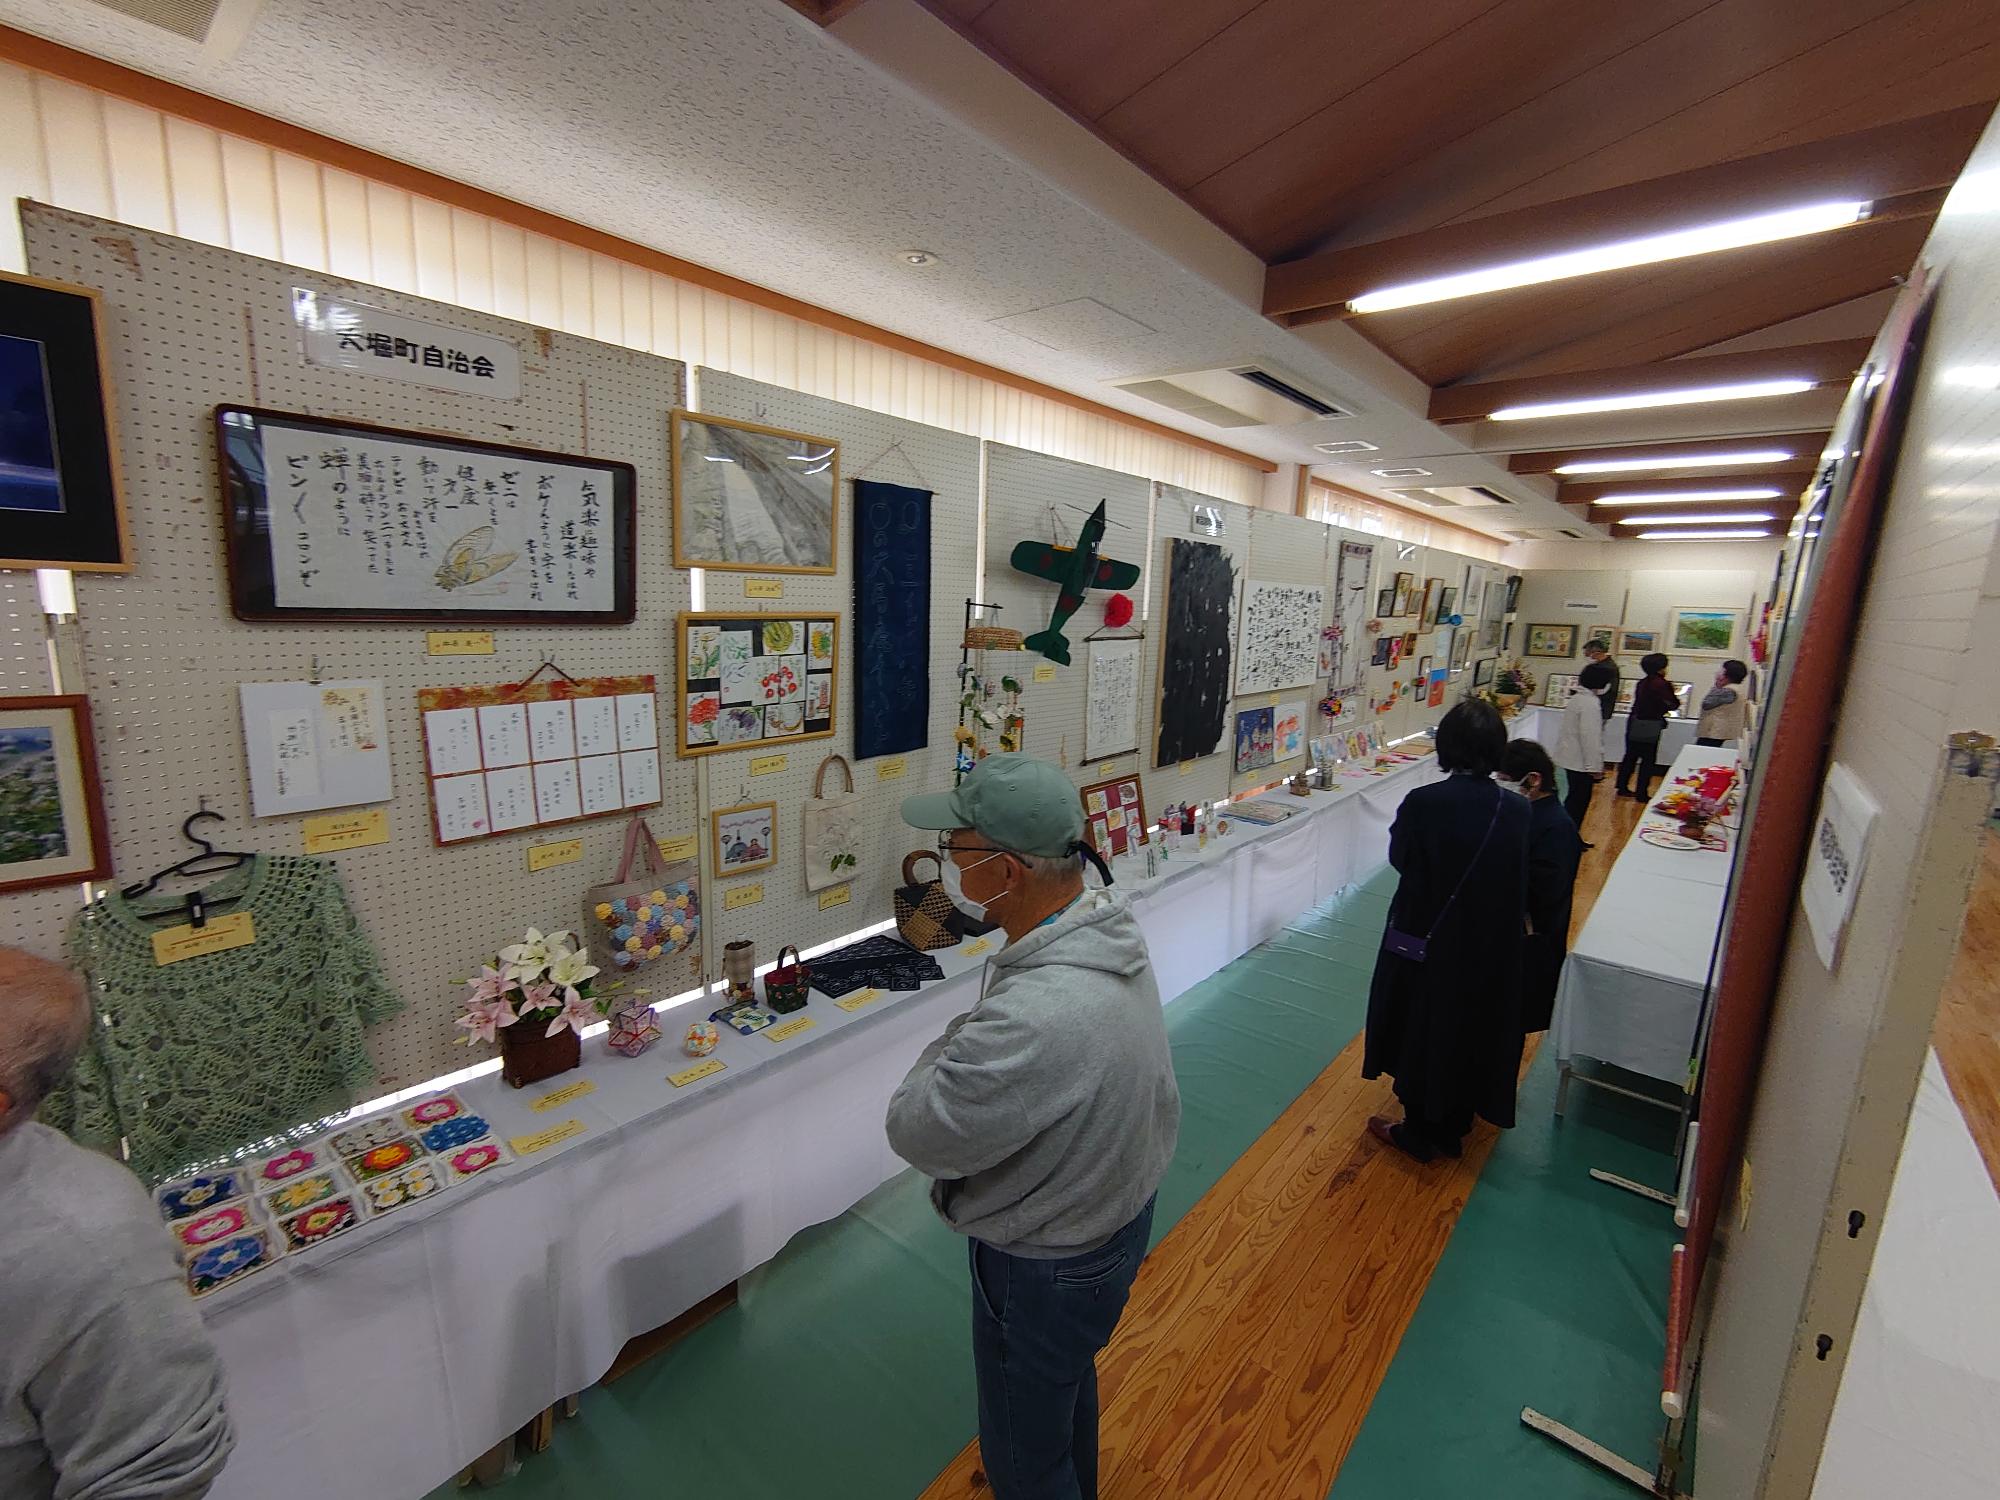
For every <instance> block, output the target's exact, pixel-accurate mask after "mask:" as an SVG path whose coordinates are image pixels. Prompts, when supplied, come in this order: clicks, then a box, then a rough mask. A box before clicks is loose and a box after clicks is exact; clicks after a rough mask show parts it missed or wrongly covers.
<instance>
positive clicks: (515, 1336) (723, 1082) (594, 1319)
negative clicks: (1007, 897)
mask: <svg viewBox="0 0 2000 1500" xmlns="http://www.w3.org/2000/svg"><path fill="white" fill-rule="evenodd" d="M1438 774H1439V773H1438V771H1437V765H1436V761H1435V759H1433V758H1431V757H1429V756H1425V757H1424V758H1423V759H1421V760H1419V761H1416V762H1413V763H1410V764H1405V765H1399V766H1398V767H1396V768H1395V769H1394V770H1393V771H1391V772H1389V773H1387V774H1382V775H1345V776H1342V777H1340V778H1338V781H1339V785H1337V786H1335V787H1333V788H1330V789H1329V790H1326V791H1318V792H1315V793H1313V794H1312V795H1311V796H1310V797H1297V798H1295V797H1291V796H1289V795H1288V794H1286V793H1285V792H1283V791H1282V790H1281V791H1277V792H1272V793H1267V794H1266V795H1267V796H1271V797H1275V798H1283V799H1284V800H1285V801H1286V803H1287V804H1288V805H1291V806H1293V807H1295V808H1296V809H1297V815H1296V816H1294V817H1293V818H1291V819H1290V820H1288V821H1286V822H1284V823H1281V824H1277V825H1275V826H1272V827H1269V828H1258V827H1254V826H1252V825H1250V824H1246V823H1234V824H1233V825H1232V832H1231V833H1230V834H1229V835H1228V836H1227V837H1212V838H1211V839H1210V840H1209V844H1208V847H1207V848H1206V849H1204V850H1196V849H1195V848H1194V847H1193V840H1188V841H1187V844H1186V846H1185V847H1184V848H1183V849H1182V850H1178V851H1175V852H1174V853H1173V854H1172V855H1171V856H1170V857H1169V858H1168V860H1167V861H1166V863H1165V864H1164V865H1162V866H1160V867H1159V870H1158V873H1157V874H1156V875H1155V876H1154V877H1153V878H1150V879H1148V878H1146V877H1145V874H1144V871H1145V862H1144V858H1143V856H1135V857H1127V858H1122V859H1120V860H1119V861H1118V868H1117V870H1116V875H1117V880H1118V885H1119V887H1120V888H1121V889H1130V890H1131V891H1132V893H1133V899H1134V906H1135V910H1136V913H1137V916H1138V920H1139V923H1140V926H1141V928H1142V930H1143V931H1144V933H1145V935H1146V941H1147V945H1148V947H1149V949H1150V952H1151V955H1152V960H1153V967H1154V971H1155V975H1156V977H1157V979H1158V981H1159V985H1160V989H1161V992H1162V998H1163V999H1165V1000H1171V999H1173V998H1174V997H1175V996H1177V995H1179V994H1181V993H1183V992H1184V991H1186V990H1187V989H1188V988H1189V987H1190V986H1192V985H1193V984H1195V983H1197V982H1198V981H1199V980H1201V979H1202V978H1205V977H1206V976H1207V975H1208V974H1210V973H1213V972H1214V971H1215V970H1216V969H1218V968H1220V967H1222V965H1223V964H1225V963H1227V962H1229V961H1230V960H1231V959H1233V958H1235V957H1236V956H1237V955H1238V954H1240V953H1241V952H1243V951H1245V950H1246V949H1247V948H1249V947H1250V946H1252V945H1254V944H1255V943H1256V942H1258V941H1261V940H1262V939H1263V938H1264V937H1267V936H1269V935H1270V934H1272V933H1274V932H1276V931H1277V930H1278V929H1279V928H1282V927H1283V926H1284V925H1285V924H1286V923H1287V922H1289V921H1291V920H1292V919H1293V918H1295V917H1297V916H1298V915H1300V914H1301V913H1302V912H1304V911H1306V910H1308V909H1309V908H1310V907H1311V906H1313V905H1314V904H1315V902H1316V901H1317V900H1318V899H1320V897H1321V896H1322V895H1326V894H1331V892H1332V891H1333V890H1336V889H1338V888H1339V887H1340V886H1341V885H1344V884H1346V883H1348V882H1349V881H1351V880H1353V879H1354V878H1356V877H1357V876H1360V875H1365V874H1368V873H1370V872H1371V871H1373V870H1374V869H1376V868H1379V867H1380V865H1381V864H1382V863H1383V860H1384V858H1385V856H1386V851H1387V843H1386V839H1385V838H1384V837H1383V832H1382V830H1383V829H1384V828H1386V826H1387V823H1388V820H1389V819H1390V818H1392V817H1393V816H1394V812H1395V806H1396V804H1397V803H1399V802H1400V801H1401V799H1402V798H1403V796H1405V795H1406V794H1407V793H1408V792H1410V791H1411V790H1412V789H1413V788H1415V787H1417V786H1420V785H1422V784H1424V783H1425V782H1428V781H1431V780H1435V779H1437V777H1438ZM1003 942H1004V934H995V935H994V937H993V939H992V940H991V946H990V947H989V948H985V949H983V950H982V949H980V948H979V945H978V944H962V945H960V946H959V947H957V948H952V949H946V950H943V951H941V952H939V953H937V954H936V955H934V956H935V957H936V958H937V960H938V962H939V965H940V966H941V967H942V968H943V970H944V975H945V977H944V978H943V980H941V981H939V982H936V983H932V984H930V985H927V986H925V987H924V988H923V989H922V990H920V991H917V992H914V993H910V994H887V995H884V996H883V997H882V998H880V999H879V1000H874V1001H871V1002H869V1003H867V1004H865V1005H863V1006H861V1007H860V1008H858V1009H856V1010H853V1011H845V1010H842V1009H840V1008H839V1007H838V1006H837V1005H836V1004H835V1003H834V1002H833V1001H831V1000H829V999H827V998H826V997H825V996H824V995H821V994H818V993H817V992H815V993H814V994H813V996H812V999H811V1003H810V1004H809V1005H808V1007H807V1009H806V1010H805V1011H803V1012H801V1013H800V1014H802V1015H806V1016H810V1017H811V1018H812V1021H813V1023H814V1024H813V1026H812V1027H811V1028H810V1029H808V1030H806V1031H804V1032H802V1033H800V1034H799V1035H797V1036H794V1037H792V1038H790V1039H788V1040H786V1041H783V1042H778V1043H773V1042H772V1041H770V1040H769V1038H768V1037H767V1036H765V1035H757V1036H747V1037H746V1036H740V1035H737V1034H736V1033H734V1032H730V1031H727V1030H725V1031H724V1032H723V1035H722V1040H721V1043H720V1045H719V1046H718V1047H717V1049H716V1051H715V1054H714V1055H715V1056H716V1057H717V1058H719V1059H720V1060H721V1061H722V1062H723V1063H724V1065H725V1066H724V1068H723V1069H722V1071H720V1072H718V1073H715V1074H713V1075H711V1076H709V1077H706V1078H703V1079H701V1080H699V1081H696V1082H693V1083H690V1084H687V1085H685V1086H684V1087H681V1088H675V1087H673V1086H671V1085H670V1084H669V1083H668V1082H667V1081H666V1080H667V1077H668V1075H670V1074H674V1073H678V1072H681V1071H682V1070H684V1069H686V1068H688V1067H690V1066H692V1062H691V1060H690V1059H689V1058H687V1057H685V1056H683V1055H682V1053H681V1051H680V1049H679V1047H678V1046H677V1045H675V1042H676V1040H677V1039H678V1037H679V1036H680V1034H681V1031H682V1030H683V1029H684V1028H685V1026H686V1024H687V1022H688V1021H689V1020H691V1019H696V1018H698V1017H699V1016H701V1015H703V1014H705V1013H706V1011H707V1010H708V1009H709V1008H710V1007H711V1006H712V1004H713V1001H712V1000H691V1001H689V1002H688V1003H686V1004H685V1005H683V1006H682V1007H681V1008H680V1009H679V1010H678V1011H676V1012H674V1013H671V1014H666V1015H663V1016H662V1020H661V1025H662V1027H663V1028H664V1030H665V1032H666V1040H664V1041H662V1042H661V1043H660V1044H659V1045H658V1046H656V1047H654V1048H653V1050H651V1051H650V1052H647V1053H646V1054H644V1055H643V1056H641V1057H639V1058H636V1059H628V1058H623V1057H619V1056H616V1055H615V1054H612V1053H610V1052H609V1051H608V1049H607V1048H606V1047H605V1044H604V1041H603V1039H602V1038H601V1037H599V1038H593V1039H591V1040H589V1041H586V1042H585V1044H584V1066H583V1068H582V1069H581V1070H580V1071H578V1072H572V1073H569V1074H565V1075H563V1076H562V1077H559V1078H555V1079H551V1080H549V1081H547V1082H545V1083H542V1084H537V1085H534V1086H532V1087H530V1088H527V1089H523V1090H520V1091H515V1090H512V1089H509V1088H507V1087H505V1086H504V1085H502V1084H501V1083H500V1081H499V1079H498V1077H497V1075H486V1076H483V1077H481V1078H479V1079H476V1080H474V1081H472V1082H470V1083H467V1084H464V1085H461V1086H459V1088H458V1090H457V1091H458V1093H459V1094H460V1095H461V1096H462V1097H463V1098H464V1099H465V1100H466V1101H467V1103H468V1104H469V1105H470V1106H471V1108H472V1109H474V1110H475V1111H478V1112H480V1113H482V1114H484V1115H485V1116H486V1118H487V1119H488V1120H489V1121H490V1122H491V1123H492V1125H493V1127H494V1130H495V1132H496V1133H497V1134H498V1135H499V1136H500V1138H501V1139H502V1140H503V1141H506V1142H509V1143H511V1142H513V1141H514V1140H515V1139H517V1138H519V1137H524V1136H532V1135H535V1134H537V1133H542V1132H547V1131H550V1130H551V1129H552V1128H554V1127H559V1126H563V1125H565V1124H566V1123H567V1122H569V1121H572V1120H574V1121H576V1122H578V1123H579V1124H580V1125H581V1126H582V1130H581V1132H580V1133H576V1134H573V1135H572V1136H570V1138H568V1139H565V1140H561V1141H559V1142H556V1143H555V1144H552V1145H549V1146H547V1147H546V1148H544V1149H543V1150H540V1151H538V1152H535V1153H534V1154H531V1155H525V1156H522V1157H520V1158H519V1159H518V1160H516V1161H515V1162H513V1163H511V1164H508V1165H505V1166H502V1167H497V1168H494V1169H493V1170H491V1171H489V1172H487V1173H485V1174H482V1175H481V1176H479V1177H477V1178H474V1179H472V1180H471V1181H469V1182H464V1183H460V1184H458V1185H456V1186H454V1187H452V1188H450V1189H448V1190H447V1191H446V1192H444V1193H441V1194H439V1195H438V1196H437V1197H436V1198H434V1199H431V1200H428V1201H426V1202H423V1203H420V1204H416V1205H412V1206H410V1207H408V1208H405V1209H402V1210H400V1211H398V1212H397V1213H396V1214H395V1215H393V1216H391V1217H389V1218H385V1219H378V1220H371V1221H369V1222H367V1223H364V1224H362V1225H361V1226H360V1227H358V1228H357V1229H355V1230H353V1231H351V1232H349V1233H348V1234H346V1235H344V1236H343V1237H341V1238H340V1239H337V1240H334V1241H332V1242H331V1243H328V1244H326V1245H324V1246H321V1247H318V1248H316V1249H314V1250H312V1251H310V1252H308V1253H306V1254H303V1255H299V1256H293V1257H287V1258H285V1259H282V1260H280V1261H278V1262H277V1263H276V1264H275V1265H274V1266H272V1267H271V1268H270V1269H269V1270H267V1271H264V1272H261V1273H259V1274H257V1275H256V1276H253V1277H251V1278H250V1279H248V1280H247V1281H245V1282H242V1283H240V1284H238V1285H235V1286H231V1287H226V1288H224V1289H222V1290H221V1291H218V1292H216V1293H215V1294H213V1295H212V1296H210V1297H208V1298H207V1299H205V1300H204V1301H203V1302H202V1303H201V1309H202V1312H203V1314H204V1316H205V1318H206V1320H207V1323H208V1326H209V1330H210V1332H211V1333H212V1334H213V1335H214V1337H215V1340H216V1342H217V1344H218V1345H219V1346H220V1348H221V1350H222V1354H223V1358H224V1360H225V1362H226V1365H227V1368H228V1375H229V1409H230V1413H231V1416H232V1417H233V1419H234V1421H235V1425H236V1432H237V1448H236V1452H235V1455H234V1456H233V1457H232V1458H231V1460H230V1462H229V1465H228V1467H227V1468H226V1469H225V1470H224V1472H223V1474H222V1476H221V1479H220V1481H219V1482H218V1483H217V1485H216V1486H215V1488H214V1490H213V1492H212V1494H213V1495H214V1497H216V1500H269V1497H270V1496H273V1495H284V1494H296V1493H304V1492H307V1491H309V1492H310V1493H311V1494H312V1495H313V1496H314V1497H315V1500H344V1497H352V1500H386V1497H391V1496H394V1497H399V1500H400V1497H408V1496H418V1495H422V1494H424V1493H426V1492H428V1491H429V1490H431V1489H432V1488H434V1487H435V1486H436V1485H438V1484H441V1483H443V1482H444V1481H446V1480H447V1479H449V1478H450V1477H451V1475H452V1474H453V1473H455V1472H457V1471H458V1470H459V1469H460V1468H462V1467H463V1466H464V1465H465V1464H467V1463H469V1462H470V1461H471V1460H472V1459H473V1458H474V1457H476V1456H477V1455H478V1454H480V1453H481V1452H483V1451H484V1450H485V1449H487V1448H488V1447H490V1446H491V1445H492V1444H493V1443H495V1442H496V1441H498V1440H499V1439H500V1438H501V1437H503V1436H504V1435H505V1434H507V1433H509V1432H511V1431H513V1430H514V1429H516V1428H517V1427H520V1426H522V1425H524V1424H525V1423H527V1422H528V1421H529V1420H530V1419H531V1418H533V1417H534V1416H535V1414H536V1413H537V1412H539V1411H541V1410H543V1409H544V1408H546V1407H548V1406H550V1405H552V1404H554V1403H555V1402H557V1401H560V1400H561V1399H562V1398H563V1397H565V1396H567V1395H569V1394H571V1393H573V1392H576V1391H579V1390H582V1389H583V1388H585V1387H586V1386H589V1385H590V1384H592V1383H593V1382H595V1381H596V1380H597V1379H598V1378H599V1377H600V1376H601V1375H602V1374H603V1373H604V1372H605V1370H607V1369H608V1368H609V1367H610V1365H611V1362H612V1360H613V1358H614V1357H615V1356H616V1355H617V1353H618V1351H619V1349H620V1348H622V1347H623V1345H624V1344H625V1342H626V1341H627V1340H628V1339H630V1338H632V1337H633V1336H635V1335H637V1334H640V1333H644V1332H646V1331H648V1330H650V1329H653V1328H657V1327H659V1326H660V1325H662V1324H664V1323H666V1322H668V1321H670V1320H671V1319H673V1318H674V1317H676V1316H677V1315H679V1314H680V1313H682V1312H684V1311H686V1310H687V1309H689V1308H691V1307H693V1306H694V1305H695V1304H696V1303H698V1302H700V1301H701V1300H702V1299H703V1298H705V1297H707V1296H708V1295H709V1294H711V1293H713V1292H715V1291H716V1290H718V1289H719V1288H721V1287H724V1286H727V1285H728V1284H729V1283H730V1282H731V1281H733V1280H735V1279H736V1278H737V1277H739V1276H741V1275H743V1274H744V1273H745V1272H746V1271H749V1270H751V1269H752V1268H754V1267H756V1266H758V1265H761V1264H762V1263H763V1262H765V1261H767V1260H769V1259H770V1258H771V1257H772V1256H773V1255H775V1254H777V1252H778V1251H779V1250H780V1249H782V1248H783V1246H784V1244H785V1242H786V1241H787V1240H788V1239H789V1238H790V1237H791V1236H792V1235H794V1234H796V1233H797V1232H798V1231H799V1230H801V1229H803V1228H805V1227H807V1226H809V1225H811V1224H815V1223H819V1222H822V1221H824V1220H827V1219H831V1218H834V1217H836V1216H837V1215H839V1214H841V1213H843V1212H845V1211H846V1210H847V1209H848V1208H849V1207H851V1206H852V1205H853V1204H854V1203H856V1202H858V1201H859V1200H860V1199H861V1198H862V1197H863V1196H865V1195H866V1194H867V1193H868V1192H870V1191H872V1190H873V1189H874V1188H875V1187H877V1186H878V1185H880V1184H881V1183H882V1182H884V1181H885V1180H887V1179H888V1178H889V1177H891V1176H893V1175H894V1174H895V1173H896V1172H898V1171H900V1170H901V1169H902V1165H903V1164H902V1163H901V1162H900V1161H898V1160H897V1158H896V1157H895V1156H894V1155H893V1154H892V1153H891V1152H890V1150H889V1147H888V1143H887V1141H886V1139H885V1138H884V1134H883V1129H882V1118H883V1114H884V1112H885V1110H886V1109H887V1106H888V1100H889V1095H890V1094H891V1093H892V1092H893V1091H894V1089H895V1087H896V1085H897V1084H898V1083H899V1082H901V1081H902V1078H903V1076H904V1074H905V1073H906V1072H907V1071H908V1070H909V1068H910V1066H911V1065H912V1063H913V1062H914V1061H915V1059H916V1057H917V1055H918V1053H919V1052H920V1051H921V1050H922V1049H923V1047H924V1046H925V1045H926V1044H927V1043H928V1042H930V1041H931V1040H932V1039H933V1038H934V1037H936V1036H937V1034H938V1033H939V1032H940V1031H942V1030H943V1028H944V1026H945V1023H946V1022H947V1021H949V1020H950V1019H951V1018H952V1017H953V1016H955V1015H957V1014H958V1013H959V1012H961V1011H963V1010H965V1009H967V1008H969V1007H970V1006H971V1005H972V1004H973V1003H974V1001H975V1000H976V998H977V996H978V990H979V984H980V977H981V974H982V972H983V970H984V965H985V958H986V957H987V956H989V955H990V953H991V952H994V951H997V950H998V948H999V947H1000V946H1001V945H1002V943H1003ZM850 998H851V997H850ZM447 1020H448V1018H447V1017H445V1016H444V1014H443V1013H442V1012H440V1020H439V1024H440V1025H443V1024H446V1023H447ZM579 1082H588V1083H590V1084H591V1085H593V1087H592V1088H591V1089H590V1091H589V1092H587V1093H585V1094H582V1095H578V1096H573V1097H571V1098H568V1099H566V1100H564V1101H562V1102H560V1103H557V1104H556V1105H554V1106H553V1107H550V1108H545V1109H542V1110H538V1109H537V1108H536V1107H535V1106H536V1104H537V1102H538V1101H543V1100H546V1099H547V1098H548V1097H549V1096H550V1095H553V1094H555V1093H556V1092H557V1091H559V1090H563V1089H567V1088H569V1087H571V1086H572V1085H575V1084H577V1083H579ZM306 1476H309V1477H306ZM302 1486H303V1488H302Z"/></svg>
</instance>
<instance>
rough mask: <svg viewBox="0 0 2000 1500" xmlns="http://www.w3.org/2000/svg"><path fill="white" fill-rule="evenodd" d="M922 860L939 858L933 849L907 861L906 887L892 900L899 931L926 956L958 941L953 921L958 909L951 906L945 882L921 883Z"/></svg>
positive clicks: (907, 941)
mask: <svg viewBox="0 0 2000 1500" xmlns="http://www.w3.org/2000/svg"><path fill="white" fill-rule="evenodd" d="M920 859H929V860H936V859H937V855H936V854H934V853H932V852H931V851H930V850H929V849H917V850H914V851H913V852H911V853H909V854H906V855H905V856H904V857H903V883H902V885H900V886H898V887H897V888H896V891H895V894H894V896H893V898H892V899H893V903H894V906H895V909H896V931H897V932H898V933H900V934H901V935H902V938H903V941H904V942H906V943H908V944H909V945H910V946H911V947H912V948H917V949H921V950H924V951H926V952H928V951H929V950H930V949H932V948H949V947H951V946H952V945H953V944H954V943H956V942H957V941H958V934H957V933H956V932H954V931H952V921H951V919H952V918H953V917H954V916H956V915H957V914H958V908H957V907H955V906H953V905H952V904H951V897H949V896H947V895H946V894H945V893H944V886H943V884H942V883H941V882H939V881H936V880H918V879H917V872H916V863H917V861H918V860H920Z"/></svg>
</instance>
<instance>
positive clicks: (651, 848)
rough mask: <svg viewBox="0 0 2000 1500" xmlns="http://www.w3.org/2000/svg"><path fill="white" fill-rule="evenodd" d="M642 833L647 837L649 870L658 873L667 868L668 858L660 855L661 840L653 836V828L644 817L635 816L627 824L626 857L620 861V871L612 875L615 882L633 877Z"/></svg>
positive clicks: (647, 863) (654, 873)
mask: <svg viewBox="0 0 2000 1500" xmlns="http://www.w3.org/2000/svg"><path fill="white" fill-rule="evenodd" d="M641 834H644V835H645V837H646V842H645V845H644V847H645V850H646V870H647V872H648V873H649V874H653V875H658V874H661V873H662V872H664V871H665V869H666V868H667V862H666V860H665V859H663V858H662V857H661V855H660V841H659V840H658V839H656V838H654V837H653V830H652V829H650V828H648V827H647V826H646V820H645V819H644V818H634V819H633V820H632V821H631V822H630V823H628V824H626V825H625V857H624V858H623V859H621V860H620V861H619V862H618V873H617V874H616V875H614V876H612V877H611V878H612V880H613V882H621V881H626V880H630V879H631V878H632V861H633V860H634V859H636V858H638V856H639V849H640V847H641V846H640V843H639V836H640V835H641Z"/></svg>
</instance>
